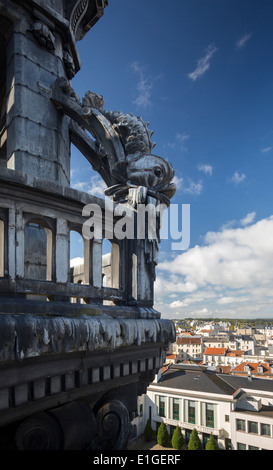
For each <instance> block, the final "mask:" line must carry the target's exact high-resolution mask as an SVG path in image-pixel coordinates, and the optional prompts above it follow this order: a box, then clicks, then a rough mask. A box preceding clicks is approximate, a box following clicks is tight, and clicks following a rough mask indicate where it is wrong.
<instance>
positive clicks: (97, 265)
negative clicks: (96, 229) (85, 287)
mask: <svg viewBox="0 0 273 470" xmlns="http://www.w3.org/2000/svg"><path fill="white" fill-rule="evenodd" d="M92 254H93V256H92V284H93V286H94V287H101V286H102V240H98V239H96V238H94V240H93V243H92Z"/></svg>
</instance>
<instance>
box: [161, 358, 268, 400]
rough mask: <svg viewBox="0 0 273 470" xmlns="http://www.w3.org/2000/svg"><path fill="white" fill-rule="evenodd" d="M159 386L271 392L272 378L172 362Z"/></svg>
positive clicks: (206, 391)
mask: <svg viewBox="0 0 273 470" xmlns="http://www.w3.org/2000/svg"><path fill="white" fill-rule="evenodd" d="M157 386H159V387H168V388H174V389H177V390H179V389H183V390H190V391H196V392H203V393H215V394H222V395H231V396H232V395H233V394H234V393H235V392H236V390H238V389H239V388H242V389H253V390H264V391H268V392H272V393H273V380H270V379H260V378H255V377H253V378H252V379H251V380H250V379H248V378H247V377H240V376H237V377H236V376H233V375H228V374H219V373H217V372H215V371H211V370H208V369H207V368H206V367H202V366H193V365H185V364H172V365H171V366H170V367H169V368H168V369H167V370H166V371H165V372H164V373H163V374H162V376H161V378H160V380H159V382H158V383H157Z"/></svg>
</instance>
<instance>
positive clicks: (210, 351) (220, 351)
mask: <svg viewBox="0 0 273 470" xmlns="http://www.w3.org/2000/svg"><path fill="white" fill-rule="evenodd" d="M226 351H227V348H206V350H205V352H204V354H205V355H207V356H224V355H225V354H226Z"/></svg>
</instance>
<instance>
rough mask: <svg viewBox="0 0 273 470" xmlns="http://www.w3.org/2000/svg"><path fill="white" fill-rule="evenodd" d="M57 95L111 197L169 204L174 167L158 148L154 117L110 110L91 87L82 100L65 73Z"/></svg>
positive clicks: (54, 90) (56, 87) (56, 86)
mask: <svg viewBox="0 0 273 470" xmlns="http://www.w3.org/2000/svg"><path fill="white" fill-rule="evenodd" d="M51 99H52V100H53V101H54V102H55V104H56V105H57V106H58V107H59V108H61V109H62V110H63V111H64V113H66V114H67V115H68V116H69V117H70V118H71V130H72V134H73V133H74V135H75V136H76V137H75V143H76V145H77V146H78V147H79V149H80V150H81V148H80V147H82V148H84V150H85V156H86V157H87V159H88V160H89V161H90V162H91V163H92V165H93V167H94V169H95V170H97V171H98V172H99V173H100V174H101V176H102V178H103V179H104V181H105V182H106V184H107V186H108V188H107V189H106V190H105V194H106V195H107V196H109V197H111V198H112V199H113V200H114V201H116V202H129V203H131V204H132V205H135V203H137V202H139V203H144V202H145V201H146V199H147V197H148V196H151V197H154V198H156V199H158V200H160V201H161V202H162V203H164V204H166V205H167V206H168V205H169V203H170V198H171V197H172V196H173V195H174V194H175V191H176V187H175V184H174V183H172V179H173V177H174V170H173V168H172V166H171V164H170V163H169V162H167V161H166V160H164V159H163V158H162V157H159V156H157V155H154V154H153V153H152V150H153V148H154V146H155V143H154V142H152V141H151V136H152V134H153V132H152V131H150V130H149V129H148V126H149V123H148V122H145V121H143V119H142V118H141V117H136V116H134V115H133V114H124V113H122V112H114V111H104V110H103V109H102V108H103V104H104V100H103V97H102V96H100V95H97V94H96V93H93V92H90V91H88V92H87V93H86V94H85V96H84V98H83V99H82V102H80V101H79V100H77V99H75V92H74V90H73V89H72V87H71V85H70V83H69V82H68V81H67V80H65V79H64V78H62V79H58V80H57V81H56V82H55V84H54V85H53V87H52V96H51ZM84 130H85V131H89V132H90V133H91V135H92V136H93V137H94V138H95V142H94V141H92V140H91V139H90V138H89V137H88V135H87V132H85V131H84ZM88 146H89V147H88ZM88 148H89V151H88Z"/></svg>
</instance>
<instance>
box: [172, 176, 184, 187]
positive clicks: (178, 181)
mask: <svg viewBox="0 0 273 470" xmlns="http://www.w3.org/2000/svg"><path fill="white" fill-rule="evenodd" d="M173 183H174V184H175V185H176V189H182V187H183V178H179V176H176V175H175V176H174V177H173Z"/></svg>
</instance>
